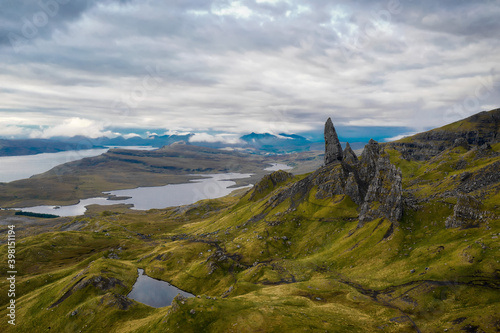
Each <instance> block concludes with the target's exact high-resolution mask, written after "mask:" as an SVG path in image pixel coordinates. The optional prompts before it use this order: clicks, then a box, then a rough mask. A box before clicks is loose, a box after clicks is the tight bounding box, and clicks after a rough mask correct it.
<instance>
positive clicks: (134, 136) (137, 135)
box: [122, 133, 140, 139]
mask: <svg viewBox="0 0 500 333" xmlns="http://www.w3.org/2000/svg"><path fill="white" fill-rule="evenodd" d="M122 136H123V137H124V138H125V139H130V138H136V137H140V135H139V134H137V133H128V134H124V135H122Z"/></svg>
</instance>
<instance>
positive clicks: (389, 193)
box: [256, 119, 403, 226]
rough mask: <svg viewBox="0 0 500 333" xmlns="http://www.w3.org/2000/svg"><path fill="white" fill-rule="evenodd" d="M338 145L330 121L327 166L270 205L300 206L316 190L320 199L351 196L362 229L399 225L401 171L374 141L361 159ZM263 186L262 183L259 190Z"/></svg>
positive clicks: (327, 137)
mask: <svg viewBox="0 0 500 333" xmlns="http://www.w3.org/2000/svg"><path fill="white" fill-rule="evenodd" d="M339 146H340V142H339V141H338V138H337V134H336V133H335V128H334V127H333V124H331V120H330V119H328V121H327V123H326V125H325V151H326V154H325V166H323V167H321V168H319V169H318V170H316V171H315V172H314V173H312V174H311V175H309V176H307V177H306V178H304V179H302V180H300V181H298V182H296V183H294V184H293V185H291V186H289V187H288V188H286V189H285V190H283V191H281V192H280V193H278V194H276V195H275V196H273V197H272V198H270V199H269V203H270V204H272V205H273V206H276V205H279V204H280V203H282V202H284V201H285V200H287V199H290V200H291V205H292V206H297V205H298V204H299V203H300V202H301V201H302V200H303V199H304V198H305V197H307V195H308V194H309V193H310V192H311V191H312V190H313V189H316V194H315V196H316V198H317V199H325V198H333V196H335V195H348V196H349V197H350V198H351V199H352V201H354V202H355V203H356V204H357V205H358V206H359V212H360V215H359V220H360V224H359V226H362V225H363V224H364V223H365V222H368V221H371V220H374V219H377V218H386V219H388V220H390V221H391V222H395V223H397V222H398V221H399V220H400V219H401V216H402V213H403V200H402V192H403V189H402V183H401V179H402V176H401V171H400V170H399V169H397V168H396V167H395V166H394V165H393V164H391V162H390V160H389V156H388V155H387V154H386V153H385V152H384V150H383V149H382V147H381V146H380V145H379V144H378V143H377V142H376V141H374V140H370V142H369V143H368V144H367V145H366V147H365V149H364V151H363V153H362V155H361V157H360V159H359V160H358V158H357V157H356V154H355V153H354V151H352V149H351V147H350V145H349V144H347V145H346V149H345V150H344V151H343V152H342V150H340V151H339ZM327 161H328V163H327ZM265 181H266V182H267V180H265ZM260 187H261V185H260V183H259V184H257V186H256V189H257V188H260Z"/></svg>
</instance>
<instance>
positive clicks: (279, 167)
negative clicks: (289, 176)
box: [264, 163, 293, 171]
mask: <svg viewBox="0 0 500 333" xmlns="http://www.w3.org/2000/svg"><path fill="white" fill-rule="evenodd" d="M290 169H293V167H291V166H288V165H286V164H281V163H271V166H270V167H268V168H265V169H264V170H266V171H278V170H290Z"/></svg>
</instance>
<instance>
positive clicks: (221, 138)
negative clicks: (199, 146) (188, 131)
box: [189, 133, 243, 144]
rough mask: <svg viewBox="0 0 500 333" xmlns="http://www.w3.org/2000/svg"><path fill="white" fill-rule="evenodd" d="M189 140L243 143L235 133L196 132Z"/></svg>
mask: <svg viewBox="0 0 500 333" xmlns="http://www.w3.org/2000/svg"><path fill="white" fill-rule="evenodd" d="M189 142H211V143H213V142H222V143H227V144H237V143H243V141H242V140H240V138H239V137H238V136H237V135H235V134H215V135H211V134H208V133H196V134H194V135H193V136H192V137H190V138H189Z"/></svg>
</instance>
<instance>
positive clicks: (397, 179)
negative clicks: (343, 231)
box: [359, 155, 403, 225]
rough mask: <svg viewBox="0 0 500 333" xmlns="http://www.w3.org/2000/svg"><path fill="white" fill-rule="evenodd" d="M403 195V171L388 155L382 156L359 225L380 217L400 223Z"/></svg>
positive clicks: (378, 161)
mask: <svg viewBox="0 0 500 333" xmlns="http://www.w3.org/2000/svg"><path fill="white" fill-rule="evenodd" d="M402 193H403V185H402V177H401V171H400V170H398V169H397V168H396V167H395V166H394V165H393V164H391V162H390V161H389V157H388V156H387V155H382V156H380V157H379V158H378V160H377V162H376V165H375V174H374V176H373V178H372V179H371V181H370V185H369V186H368V191H367V193H366V195H365V198H364V202H363V204H362V205H361V208H360V213H359V223H360V224H361V225H362V224H363V223H364V222H367V221H371V220H374V219H376V218H378V217H385V218H387V219H389V220H390V221H399V220H400V219H401V217H402V216H403V196H402Z"/></svg>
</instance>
